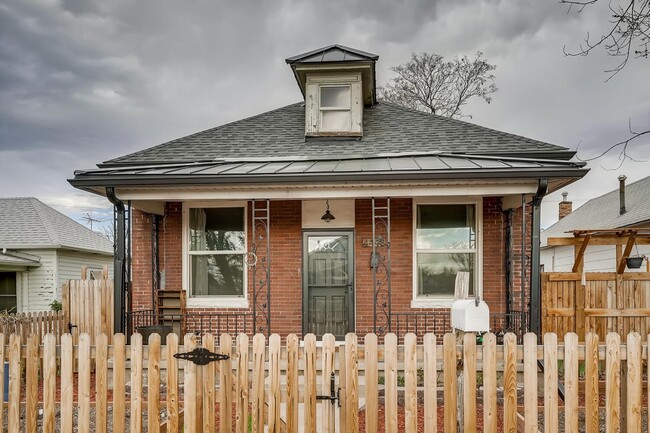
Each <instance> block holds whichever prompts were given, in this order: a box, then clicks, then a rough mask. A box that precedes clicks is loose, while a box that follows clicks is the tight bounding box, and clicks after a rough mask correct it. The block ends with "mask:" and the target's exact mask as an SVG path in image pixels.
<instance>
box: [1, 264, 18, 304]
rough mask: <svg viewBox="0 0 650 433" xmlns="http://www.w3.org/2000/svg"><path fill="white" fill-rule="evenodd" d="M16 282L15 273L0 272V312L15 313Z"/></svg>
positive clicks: (16, 300) (16, 298) (16, 301)
mask: <svg viewBox="0 0 650 433" xmlns="http://www.w3.org/2000/svg"><path fill="white" fill-rule="evenodd" d="M16 280H17V279H16V273H15V272H0V311H6V312H10V313H16V308H17V307H18V296H17V292H16V287H17V285H16Z"/></svg>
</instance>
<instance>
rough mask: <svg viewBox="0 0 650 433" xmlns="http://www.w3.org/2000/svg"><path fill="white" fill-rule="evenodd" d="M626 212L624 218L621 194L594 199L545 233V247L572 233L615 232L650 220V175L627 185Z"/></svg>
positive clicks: (615, 193) (609, 194)
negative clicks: (550, 239)
mask: <svg viewBox="0 0 650 433" xmlns="http://www.w3.org/2000/svg"><path fill="white" fill-rule="evenodd" d="M625 208H626V212H625V213H624V214H623V215H621V214H620V212H619V210H620V201H619V191H618V188H616V189H615V190H613V191H610V192H608V193H607V194H604V195H601V196H600V197H596V198H593V199H591V200H589V201H588V202H586V203H585V204H583V205H582V206H580V207H579V208H577V209H576V210H574V211H573V212H571V213H570V214H569V215H567V216H565V217H564V218H562V219H561V220H559V221H558V222H556V223H555V224H553V225H552V226H550V227H549V228H548V229H546V230H544V231H543V232H542V233H541V241H542V245H546V244H547V240H548V238H550V237H570V236H572V234H571V233H567V232H568V231H571V230H588V229H615V228H622V227H629V226H632V225H634V224H639V223H643V222H645V221H650V176H648V177H645V178H643V179H641V180H638V181H636V182H633V183H630V184H628V185H626V186H625Z"/></svg>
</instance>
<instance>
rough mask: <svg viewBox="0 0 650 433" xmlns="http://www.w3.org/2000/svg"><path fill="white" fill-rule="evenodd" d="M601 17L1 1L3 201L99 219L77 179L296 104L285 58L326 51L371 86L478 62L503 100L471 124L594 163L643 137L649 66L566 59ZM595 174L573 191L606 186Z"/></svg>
mask: <svg viewBox="0 0 650 433" xmlns="http://www.w3.org/2000/svg"><path fill="white" fill-rule="evenodd" d="M602 18H603V15H602V13H601V12H598V11H593V12H592V11H588V12H586V13H584V14H581V15H580V16H578V15H576V14H567V13H566V9H565V8H564V7H562V6H560V5H558V4H556V3H554V2H540V1H536V0H483V1H469V0H461V1H452V0H444V1H443V0H440V1H428V0H419V1H412V2H395V1H392V0H381V1H370V0H365V1H364V0H353V1H343V0H332V1H297V0H277V1H238V2H225V1H209V0H198V1H193V2H176V1H171V0H165V1H155V2H154V1H136V2H134V1H130V0H120V1H111V2H106V1H96V0H94V1H91V0H59V1H42V0H0V101H1V103H0V165H1V167H0V169H1V172H2V182H0V194H1V195H3V196H14V195H35V196H38V197H40V198H41V199H43V200H44V201H46V202H48V203H51V204H54V205H56V206H57V207H59V209H60V210H62V211H63V212H66V213H68V214H70V215H73V216H75V217H79V216H80V215H81V214H83V213H84V212H86V211H88V210H91V209H93V211H94V212H100V210H97V209H99V208H102V207H105V206H106V201H105V200H103V199H101V198H96V197H93V196H90V195H88V194H85V193H82V192H80V191H75V190H74V189H72V188H71V187H70V186H69V185H68V184H67V182H66V181H65V179H66V178H68V177H71V176H72V173H73V170H74V169H77V168H87V167H91V166H93V165H94V164H95V163H97V162H101V161H103V160H106V159H110V158H112V157H115V156H119V155H122V154H125V153H130V152H133V151H136V150H139V149H142V148H145V147H149V146H152V145H155V144H158V143H161V142H163V141H166V140H169V139H173V138H176V137H179V136H182V135H185V134H189V133H192V132H196V131H198V130H201V129H205V128H209V127H213V126H215V125H218V124H221V123H224V122H227V121H232V120H236V119H238V118H242V117H245V116H248V115H252V114H256V113H259V112H262V111H265V110H269V109H272V108H276V107H278V106H281V105H284V104H288V103H291V102H295V101H297V100H299V98H300V92H299V91H298V88H297V86H296V85H295V81H294V78H293V77H292V75H291V73H290V71H289V68H288V67H287V66H286V64H285V63H284V58H286V57H288V56H291V55H294V54H297V53H300V52H303V51H306V50H310V49H313V48H316V47H319V46H323V45H326V44H330V43H342V44H346V45H350V46H353V47H357V48H361V49H364V50H368V51H372V52H376V53H377V54H379V55H380V64H379V66H378V76H379V81H380V82H385V80H387V79H388V78H389V77H390V76H391V75H390V74H391V73H390V71H389V67H390V66H394V65H396V64H399V63H402V62H404V61H406V60H408V58H409V57H410V54H411V52H421V51H429V52H437V53H440V54H443V55H446V56H453V55H457V54H471V53H473V52H476V51H483V52H484V53H485V55H486V57H487V58H488V60H489V61H490V62H492V63H494V64H496V65H497V71H496V75H497V85H498V87H499V89H500V90H499V92H498V93H497V94H496V95H495V98H494V100H493V102H492V104H490V105H487V104H484V103H481V102H475V103H472V104H471V105H470V107H469V111H470V112H471V113H472V114H473V119H472V121H474V122H476V123H479V124H482V125H486V126H489V127H493V128H496V129H502V130H506V131H510V132H514V133H518V134H522V135H526V136H530V137H532V138H537V139H541V140H546V141H549V142H552V143H556V144H560V145H564V146H567V147H572V148H573V147H575V146H576V145H577V144H578V143H582V145H581V152H584V154H585V155H591V154H593V153H595V152H596V151H597V149H599V148H602V147H603V146H604V145H606V144H607V143H611V142H615V141H618V140H619V139H620V138H621V137H625V136H626V128H627V122H628V120H629V119H631V120H632V122H633V125H635V126H636V127H638V128H642V127H645V128H648V127H650V125H648V124H647V122H649V121H650V103H649V102H648V101H649V100H650V98H648V96H649V95H648V90H649V89H647V88H642V84H640V83H644V82H647V78H646V77H647V73H648V63H647V62H646V63H634V64H631V65H630V66H628V68H627V69H626V70H625V71H624V72H623V73H622V74H621V76H620V77H617V78H616V79H614V80H612V81H610V82H609V83H607V84H604V83H603V81H604V80H605V78H606V75H604V74H602V73H601V71H602V70H603V69H605V68H606V67H607V66H606V65H607V63H606V62H607V60H608V59H607V58H606V57H604V56H601V55H598V54H596V55H592V56H589V57H587V58H565V57H564V55H563V54H562V47H563V45H565V44H568V45H569V46H571V44H572V43H573V44H577V43H579V41H580V40H581V38H582V37H583V36H584V35H585V34H586V32H587V31H588V30H591V31H593V30H594V29H595V28H597V27H598V23H600V22H601V21H599V20H602ZM605 19H606V17H605ZM643 122H646V123H645V125H644V123H643ZM648 143H649V142H648V140H645V141H640V142H639V143H637V144H635V145H634V146H633V149H632V150H633V151H634V152H639V153H641V154H642V153H647V152H646V151H645V149H647V148H648V146H649V144H648ZM612 158H614V159H612ZM612 158H610V159H609V160H608V162H615V157H612ZM593 167H594V168H593V174H590V175H589V176H590V177H591V176H593V177H594V180H593V181H589V182H579V183H578V184H576V185H575V186H572V187H571V188H572V189H571V191H570V192H571V194H572V195H575V196H576V197H578V196H580V197H584V198H587V197H590V196H593V195H597V194H600V193H601V192H602V190H600V189H594V187H595V186H598V188H601V187H602V188H605V189H606V190H607V189H612V188H613V187H611V188H610V187H609V186H608V185H609V184H610V183H611V182H609V178H610V177H612V178H614V179H615V175H614V173H612V172H607V171H603V170H602V169H601V168H600V163H597V164H593ZM648 168H649V167H648V165H647V164H642V163H640V164H629V163H626V165H624V167H623V169H622V170H624V171H626V172H627V174H628V176H629V177H630V178H634V177H635V176H636V177H637V178H638V177H641V176H642V175H644V174H646V173H648V172H650V170H649V169H648ZM614 187H615V185H614ZM552 200H555V198H554V197H550V198H549V199H548V203H552ZM554 213H555V212H554V206H551V205H550V204H549V205H547V206H546V209H545V211H544V222H545V224H546V225H548V224H550V222H552V220H553V215H554Z"/></svg>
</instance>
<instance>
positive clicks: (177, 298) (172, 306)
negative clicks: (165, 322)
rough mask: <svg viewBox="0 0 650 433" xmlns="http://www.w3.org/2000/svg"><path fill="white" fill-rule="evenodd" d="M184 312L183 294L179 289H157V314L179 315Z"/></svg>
mask: <svg viewBox="0 0 650 433" xmlns="http://www.w3.org/2000/svg"><path fill="white" fill-rule="evenodd" d="M184 313H185V296H184V292H183V291H181V290H159V291H158V314H161V315H166V314H169V315H181V314H184Z"/></svg>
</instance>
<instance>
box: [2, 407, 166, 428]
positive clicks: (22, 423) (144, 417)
mask: <svg viewBox="0 0 650 433" xmlns="http://www.w3.org/2000/svg"><path fill="white" fill-rule="evenodd" d="M42 409H43V406H42V405H41V406H39V410H38V411H39V415H38V419H37V426H36V430H37V431H39V432H40V431H43V410H42ZM55 416H56V421H55V422H56V424H55V427H54V429H55V430H54V431H55V432H60V431H61V419H60V411H59V409H58V408H57V410H56V414H55ZM161 416H164V414H162V413H161ZM77 417H78V408H77V407H74V408H73V410H72V420H73V423H72V425H73V426H74V431H77V427H76V426H77ZM147 419H148V413H147V411H146V410H143V411H142V425H143V429H142V431H143V432H146V431H147ZM125 424H126V430H125V433H128V432H130V430H131V427H130V424H131V410H130V409H128V408H127V409H126V414H125ZM94 427H95V408H94V407H91V408H90V431H95V430H96V429H95V428H94ZM26 430H27V428H26V425H25V407H24V406H22V407H21V409H20V431H21V432H22V431H26ZM3 431H8V428H7V409H6V408H5V409H4V417H3ZM108 431H109V432H112V431H113V408H112V407H110V406H109V407H108ZM115 433H118V432H115Z"/></svg>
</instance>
